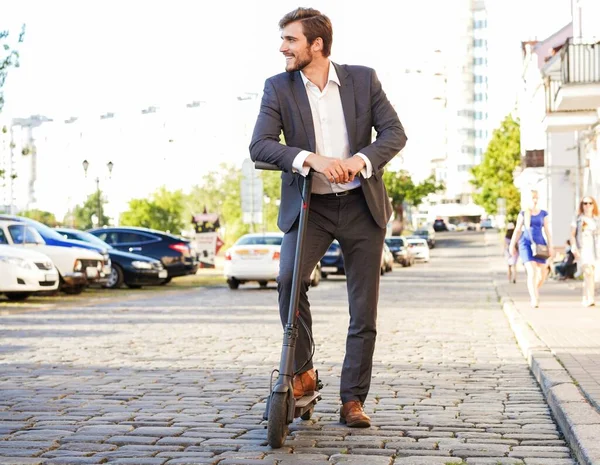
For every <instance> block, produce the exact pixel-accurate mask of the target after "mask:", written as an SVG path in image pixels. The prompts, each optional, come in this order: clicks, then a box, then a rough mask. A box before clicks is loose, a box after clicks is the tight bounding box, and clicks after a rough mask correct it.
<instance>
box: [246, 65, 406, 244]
mask: <svg viewBox="0 0 600 465" xmlns="http://www.w3.org/2000/svg"><path fill="white" fill-rule="evenodd" d="M334 66H335V69H336V72H337V74H338V77H339V79H340V82H341V87H340V97H341V99H342V108H343V109H344V118H345V120H346V127H347V130H348V138H349V142H350V153H351V154H353V155H354V154H356V153H358V152H361V153H362V154H364V155H365V156H366V157H367V158H368V159H369V160H370V161H371V164H372V165H373V175H372V176H371V177H370V178H369V179H364V178H363V177H362V176H360V182H361V187H362V190H363V192H364V196H365V199H366V201H367V205H368V206H369V210H370V211H371V215H373V219H374V220H375V222H376V223H377V224H378V225H379V226H380V227H382V228H385V227H386V225H387V223H388V221H389V219H390V217H391V215H392V206H391V204H390V201H389V198H388V195H387V192H386V190H385V186H384V184H383V179H382V175H383V167H384V166H385V165H386V164H387V163H388V162H389V161H390V160H391V159H392V158H394V157H395V156H396V155H397V154H398V152H399V151H400V150H402V148H403V147H404V145H405V144H406V140H407V138H406V135H405V133H404V128H403V127H402V124H401V123H400V120H399V119H398V115H397V114H396V111H395V110H394V108H393V107H392V105H391V104H390V102H389V101H388V99H387V97H386V95H385V93H384V92H383V89H382V88H381V83H380V82H379V79H377V75H376V74H375V71H374V70H373V69H371V68H367V67H364V66H350V65H338V64H335V63H334ZM372 128H375V130H376V131H377V137H376V140H375V141H374V142H372V138H371V134H372ZM282 130H283V135H284V136H285V141H286V144H287V145H282V144H280V143H279V135H280V134H281V131H282ZM315 145H316V143H315V129H314V125H313V120H312V114H311V111H310V104H309V102H308V96H307V95H306V89H305V87H304V82H303V81H302V76H300V72H299V71H296V72H294V73H287V72H286V73H281V74H278V75H276V76H273V77H271V78H269V79H267V81H266V82H265V89H264V94H263V98H262V103H261V107H260V113H259V114H258V119H257V121H256V126H255V127H254V133H253V135H252V142H251V143H250V158H252V160H253V161H263V162H267V163H272V164H275V165H277V166H279V167H280V168H281V169H282V170H283V173H282V175H281V181H282V183H281V206H280V209H279V219H278V226H279V228H280V229H281V230H282V231H283V232H287V231H289V230H290V228H291V227H292V226H293V224H294V222H295V221H296V219H297V218H298V215H299V214H300V206H301V196H300V189H299V187H301V186H298V185H297V183H298V182H300V183H302V182H303V181H302V179H301V177H299V176H294V175H293V171H292V163H293V161H294V158H295V157H296V155H298V153H300V152H301V151H302V150H308V151H310V152H315V150H316V146H315Z"/></svg>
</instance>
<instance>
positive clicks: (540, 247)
mask: <svg viewBox="0 0 600 465" xmlns="http://www.w3.org/2000/svg"><path fill="white" fill-rule="evenodd" d="M526 222H527V221H523V223H526ZM529 222H531V217H529ZM530 227H531V225H529V224H526V225H525V228H526V229H527V231H529V233H528V234H529V238H530V239H531V253H532V255H533V258H538V259H540V260H548V259H549V258H550V248H549V247H548V246H547V245H546V244H538V243H537V242H535V241H534V240H533V235H532V234H531V229H530Z"/></svg>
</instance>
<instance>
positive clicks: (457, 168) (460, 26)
mask: <svg viewBox="0 0 600 465" xmlns="http://www.w3.org/2000/svg"><path fill="white" fill-rule="evenodd" d="M456 8H457V12H458V14H457V18H458V20H457V23H456V25H455V26H456V28H457V31H456V32H457V34H456V36H455V39H454V41H452V40H450V41H449V43H448V44H447V50H444V55H445V56H446V57H447V60H448V61H447V65H446V70H447V71H446V74H447V97H448V101H447V116H448V125H447V128H448V146H447V148H448V154H447V159H446V173H445V174H446V179H445V182H446V193H445V195H444V202H446V203H459V204H468V203H471V202H472V195H473V186H472V185H471V183H470V180H471V169H472V168H473V167H474V166H476V165H478V164H479V163H481V160H482V157H483V153H484V152H485V150H486V147H487V144H488V141H489V136H490V131H489V122H488V42H487V41H488V14H487V9H486V5H485V0H461V1H460V2H457V3H456Z"/></svg>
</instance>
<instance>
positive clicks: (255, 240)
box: [235, 236, 283, 245]
mask: <svg viewBox="0 0 600 465" xmlns="http://www.w3.org/2000/svg"><path fill="white" fill-rule="evenodd" d="M282 241H283V237H282V236H244V237H241V238H240V239H239V240H238V241H237V243H236V244H235V245H281V242H282Z"/></svg>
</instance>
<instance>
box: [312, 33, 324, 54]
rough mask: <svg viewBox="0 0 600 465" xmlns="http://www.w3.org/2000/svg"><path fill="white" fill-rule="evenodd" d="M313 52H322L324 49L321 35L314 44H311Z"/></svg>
mask: <svg viewBox="0 0 600 465" xmlns="http://www.w3.org/2000/svg"><path fill="white" fill-rule="evenodd" d="M310 48H311V49H312V51H313V52H322V51H323V39H322V38H321V37H317V38H316V39H315V40H314V41H313V43H312V45H311V46H310Z"/></svg>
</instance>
